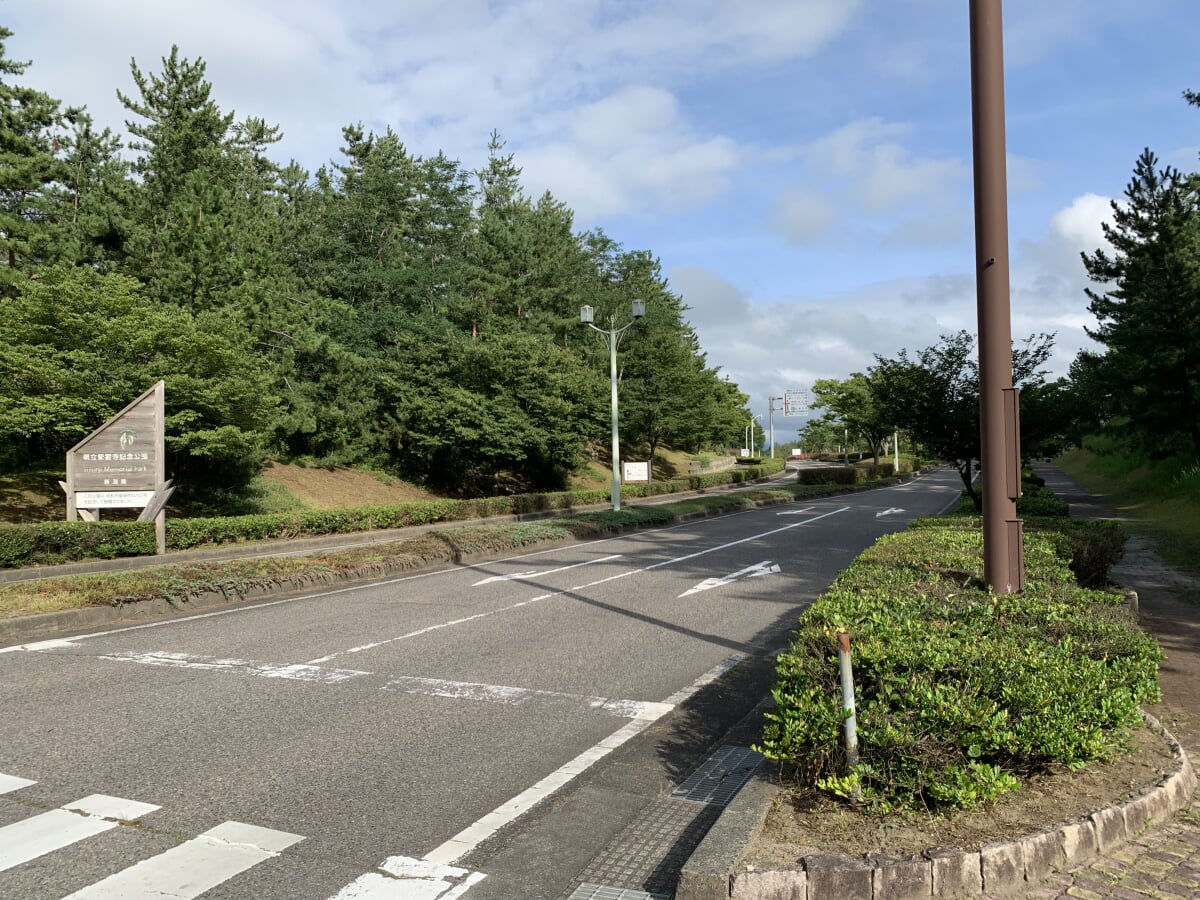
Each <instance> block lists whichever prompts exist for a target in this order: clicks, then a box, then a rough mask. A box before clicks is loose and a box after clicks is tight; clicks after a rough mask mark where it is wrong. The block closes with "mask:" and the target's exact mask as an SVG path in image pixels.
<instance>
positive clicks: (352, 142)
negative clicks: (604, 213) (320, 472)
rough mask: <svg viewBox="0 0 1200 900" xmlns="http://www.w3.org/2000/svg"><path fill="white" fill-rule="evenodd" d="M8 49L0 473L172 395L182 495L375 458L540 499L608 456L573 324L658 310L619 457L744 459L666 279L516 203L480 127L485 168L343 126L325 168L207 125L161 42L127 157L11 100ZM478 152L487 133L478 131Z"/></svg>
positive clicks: (738, 400)
mask: <svg viewBox="0 0 1200 900" xmlns="http://www.w3.org/2000/svg"><path fill="white" fill-rule="evenodd" d="M10 36H11V33H10V32H8V31H7V30H3V29H0V107H2V108H3V110H4V116H3V119H2V121H0V159H2V160H3V163H4V165H3V166H0V169H3V173H2V174H0V246H2V247H3V250H4V252H3V254H0V327H3V330H4V334H5V338H6V341H5V344H4V346H3V347H2V348H0V371H2V372H3V374H4V375H6V376H8V377H7V378H6V379H5V381H4V384H3V385H2V386H0V392H3V394H4V404H3V409H2V410H0V434H2V435H3V436H4V438H5V441H6V443H5V447H6V449H5V451H4V452H3V453H2V454H0V466H8V467H12V466H19V465H33V464H37V463H46V462H51V463H60V461H61V454H62V452H63V451H64V449H65V448H67V447H69V446H71V445H72V444H73V443H74V442H75V441H77V440H78V439H79V438H81V437H82V436H84V435H85V434H87V433H88V432H89V431H90V430H91V429H93V428H95V427H96V426H97V425H99V424H100V423H101V422H102V421H103V420H104V419H105V418H107V417H108V416H110V415H112V414H113V413H114V412H116V411H117V410H119V409H120V408H122V407H123V406H124V405H125V404H126V403H128V402H129V401H130V400H131V399H133V398H134V397H136V396H137V395H138V394H140V393H141V392H142V391H144V390H145V389H146V387H148V386H149V385H150V384H151V383H153V382H154V381H156V380H158V379H159V378H162V379H163V380H165V381H166V388H167V389H166V402H167V418H168V426H167V432H168V433H167V449H168V465H169V466H170V467H173V471H174V472H175V473H176V474H177V475H179V476H180V478H179V483H180V486H181V490H184V491H186V490H188V489H191V490H194V491H203V490H208V491H210V492H213V491H215V492H218V493H219V492H222V491H236V490H238V489H239V488H240V487H241V486H243V485H245V484H246V483H247V482H248V480H249V479H250V478H252V477H253V476H254V475H255V474H256V473H257V472H258V471H259V470H260V469H261V467H262V465H263V464H264V461H265V460H267V459H269V458H272V457H274V458H281V459H296V458H311V459H314V460H317V461H320V462H322V463H341V464H358V463H369V464H372V465H375V466H379V467H382V468H384V469H386V470H389V471H392V472H394V473H396V474H399V475H402V476H405V477H409V478H412V479H415V480H418V481H420V482H423V483H426V484H428V485H430V486H432V487H436V488H438V489H442V490H446V491H450V492H458V493H463V494H468V493H488V492H501V491H512V490H530V489H552V488H560V487H563V486H564V485H565V484H566V481H567V478H568V477H569V475H570V474H571V473H572V472H573V471H575V470H577V469H579V468H581V467H582V466H584V465H585V464H586V463H587V462H588V460H589V459H592V458H600V459H602V460H603V458H604V456H605V455H606V454H605V448H606V444H607V441H606V439H607V437H608V433H609V430H608V396H609V379H608V353H607V349H606V348H605V347H603V346H601V345H602V343H603V342H602V341H601V340H597V339H596V338H597V337H598V336H596V335H594V334H591V333H589V332H588V331H587V329H585V328H583V327H582V326H580V324H579V316H578V312H579V308H580V307H581V306H582V305H584V304H588V305H591V306H592V307H594V308H595V309H596V310H597V314H598V315H599V316H607V315H609V314H610V313H615V314H617V315H620V314H621V312H622V311H625V310H628V308H629V302H630V301H631V300H632V299H635V298H636V299H641V300H644V301H645V303H646V308H647V315H646V317H645V319H644V320H643V321H642V322H639V323H638V324H637V326H636V327H634V328H632V329H630V330H629V332H627V335H626V338H625V339H624V340H623V341H622V343H621V347H620V360H619V362H620V371H619V389H620V393H621V410H622V422H621V430H620V434H621V440H622V443H623V445H624V448H625V450H624V451H623V452H627V453H632V454H633V455H634V458H636V457H637V456H644V458H648V457H649V456H650V455H652V454H653V453H654V452H655V451H656V450H657V449H658V448H660V447H662V446H664V445H671V446H677V447H685V448H689V449H693V450H699V449H701V448H702V447H709V446H715V447H721V446H723V445H726V444H728V445H737V444H738V443H740V440H741V433H742V425H743V423H744V422H745V420H746V419H747V417H748V412H747V411H746V399H747V398H746V397H745V395H743V394H742V393H740V392H739V391H738V390H737V389H736V386H733V385H729V384H728V383H727V382H725V381H723V380H722V379H721V378H720V377H719V374H718V372H717V371H716V369H714V368H712V367H710V366H708V364H707V363H706V361H705V357H704V354H703V352H702V350H701V348H700V346H699V341H698V340H697V338H696V335H695V332H694V331H693V330H692V328H691V326H690V325H689V324H688V322H687V319H686V307H685V306H684V304H683V301H682V299H681V298H680V297H679V296H678V295H677V294H675V293H674V292H672V291H671V289H670V287H669V286H668V284H667V282H666V279H665V278H664V277H663V275H662V272H661V269H660V266H659V263H658V261H657V260H656V259H655V258H654V256H653V255H652V254H651V253H650V252H649V251H645V250H636V251H631V250H626V249H624V248H623V247H622V246H621V245H620V244H619V243H618V242H617V241H615V240H613V239H612V238H610V237H609V236H607V235H605V234H603V233H602V232H599V231H579V230H577V229H576V228H575V225H574V215H573V213H572V211H571V210H570V209H569V208H568V207H567V206H566V205H564V204H563V203H562V202H560V201H559V200H557V199H555V198H554V197H553V196H551V195H550V194H545V195H543V196H541V197H539V198H537V199H532V198H530V197H528V196H527V195H526V194H525V192H524V190H523V188H522V185H521V181H520V175H521V170H520V168H519V166H518V165H517V163H516V161H515V159H514V157H513V155H512V154H510V153H507V152H506V151H505V145H504V142H503V140H502V139H501V138H500V136H499V135H498V134H495V133H493V134H492V135H491V136H490V139H489V140H487V142H486V151H487V159H486V162H485V164H484V165H483V166H482V167H481V168H480V169H479V170H478V171H472V170H470V169H468V168H465V167H464V166H463V165H462V164H461V163H459V162H458V161H456V160H452V159H449V158H447V157H446V156H445V155H444V154H440V153H439V154H435V155H433V156H429V157H423V156H420V155H417V154H414V153H413V152H411V150H409V149H408V148H407V147H406V146H405V144H404V141H403V139H402V136H401V135H399V134H397V133H396V132H395V131H393V130H392V129H385V130H384V132H383V133H382V134H376V133H373V132H370V131H367V130H365V129H364V128H363V127H362V126H361V125H359V124H350V125H347V126H346V127H345V128H344V129H343V130H342V135H341V138H342V145H341V154H340V158H339V159H338V160H336V161H331V162H330V163H329V164H327V165H325V166H322V167H321V168H320V169H318V171H316V172H315V173H310V172H308V171H305V170H304V169H303V168H302V167H301V166H299V165H297V164H296V163H295V162H294V161H293V162H288V163H286V164H285V163H282V162H280V161H277V160H274V159H272V158H271V157H270V156H269V153H270V152H271V150H272V148H273V147H274V145H275V144H276V143H277V142H278V140H279V138H280V133H279V130H278V128H276V127H275V126H272V125H270V124H268V120H266V119H264V118H259V117H255V116H249V117H244V118H240V119H239V118H238V117H236V116H235V115H234V113H233V112H231V111H227V110H224V109H222V107H221V106H220V104H219V102H218V99H217V98H216V97H215V96H214V92H213V88H212V85H211V83H210V82H209V81H208V76H207V71H206V64H205V62H204V61H203V60H201V59H188V58H187V57H186V56H184V55H183V53H182V52H181V51H180V49H179V48H178V47H172V48H171V50H170V52H169V53H168V54H167V55H166V56H164V57H163V58H162V60H161V65H160V67H158V68H157V70H148V69H144V68H143V67H141V66H140V65H139V64H138V62H137V61H136V60H134V61H132V62H131V64H130V79H131V86H129V87H128V88H119V89H118V95H119V97H120V99H121V101H122V103H123V104H124V106H125V109H126V111H127V113H128V117H129V118H128V121H127V123H126V124H127V126H128V130H129V132H130V134H131V135H132V136H133V140H132V142H131V143H130V145H129V147H128V148H125V147H122V146H121V143H120V141H119V140H118V139H117V138H116V137H114V135H113V133H112V132H111V131H109V130H108V129H106V128H100V127H99V126H97V125H96V123H94V122H93V121H92V120H91V118H90V117H89V116H88V115H87V113H86V111H85V110H81V109H63V108H62V106H61V104H60V102H59V101H58V100H56V99H54V98H51V97H49V96H48V95H46V94H44V93H41V92H38V91H37V90H36V89H34V88H32V87H27V86H24V85H23V84H20V83H19V81H20V80H21V79H23V78H24V76H25V74H26V69H27V67H28V66H29V64H28V63H18V62H13V61H11V60H9V59H7V58H6V57H5V55H4V41H5V39H7V38H8V37H10ZM483 137H484V138H487V136H483Z"/></svg>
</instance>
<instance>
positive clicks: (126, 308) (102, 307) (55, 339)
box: [0, 265, 276, 495]
mask: <svg viewBox="0 0 1200 900" xmlns="http://www.w3.org/2000/svg"><path fill="white" fill-rule="evenodd" d="M0 332H2V333H3V334H5V335H6V340H5V342H4V344H3V345H2V346H0V397H3V401H2V402H0V443H3V445H5V446H6V447H7V451H6V455H7V459H6V464H7V465H9V466H16V465H27V464H29V463H32V462H46V461H53V462H60V461H61V454H63V453H64V452H65V451H66V450H67V449H68V448H70V447H71V446H72V445H73V444H75V443H76V442H77V441H79V440H80V439H81V438H83V437H84V436H85V435H87V434H88V433H89V432H90V431H92V430H93V429H94V428H96V427H97V426H98V425H100V424H101V423H102V422H103V421H104V420H105V419H106V418H108V417H109V416H111V415H112V414H113V413H115V412H117V411H118V410H120V409H121V408H122V407H124V406H125V405H126V404H127V403H129V401H130V400H132V399H134V398H135V397H137V396H138V394H140V393H142V392H143V391H144V390H146V388H148V387H149V386H150V385H152V384H153V383H154V382H156V381H158V380H159V379H163V380H165V381H166V383H167V409H166V413H167V418H166V423H165V436H166V446H167V454H168V468H169V469H170V471H171V472H172V473H173V474H174V475H175V476H177V477H178V480H179V484H180V487H181V490H182V491H183V492H184V493H192V494H193V495H194V494H196V493H199V492H202V491H205V490H208V491H211V490H234V489H237V488H239V487H241V486H242V485H244V484H245V483H246V482H247V481H248V480H249V479H250V478H251V477H253V476H254V475H256V474H257V473H258V472H259V471H260V470H261V468H262V464H263V460H264V456H265V452H266V449H267V440H268V437H269V434H270V426H271V423H272V421H273V418H274V405H275V403H276V399H275V397H274V395H273V393H272V390H271V384H270V381H269V378H268V376H267V374H266V373H264V372H263V371H261V370H260V368H259V367H257V366H253V365H247V364H246V361H247V358H248V356H249V346H248V343H249V342H248V335H247V334H246V332H245V330H244V328H243V327H242V325H241V323H240V322H238V321H236V320H235V319H233V318H232V317H230V316H229V315H228V314H227V313H224V312H218V311H213V312H204V313H199V314H196V315H193V314H192V313H190V312H189V311H187V310H184V309H181V308H179V307H176V306H173V305H170V304H161V303H158V302H156V301H154V300H151V299H149V298H147V297H146V296H145V294H144V292H143V291H142V290H141V286H140V285H139V284H138V283H137V282H136V281H134V280H133V279H131V278H128V277H126V276H122V275H113V274H109V275H103V274H100V273H98V272H96V271H95V270H94V269H91V268H88V267H71V266H66V265H58V266H54V267H48V268H44V269H42V270H41V271H40V272H39V277H38V279H37V280H30V281H27V282H25V283H23V284H22V285H21V286H20V290H19V291H18V293H17V294H16V296H14V297H12V298H10V299H8V300H6V301H4V302H2V303H0Z"/></svg>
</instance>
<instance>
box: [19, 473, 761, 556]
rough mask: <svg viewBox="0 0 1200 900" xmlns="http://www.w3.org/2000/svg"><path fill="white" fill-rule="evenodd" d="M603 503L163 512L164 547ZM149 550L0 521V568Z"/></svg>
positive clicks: (523, 501)
mask: <svg viewBox="0 0 1200 900" xmlns="http://www.w3.org/2000/svg"><path fill="white" fill-rule="evenodd" d="M783 465H784V463H783V460H770V459H765V460H763V461H762V464H761V465H758V466H749V467H744V468H737V469H729V470H726V471H724V472H714V473H711V474H701V475H690V476H686V477H683V478H675V479H671V480H670V481H656V482H650V483H647V484H628V485H624V486H623V487H622V489H621V495H622V497H624V498H625V499H634V498H638V497H650V496H656V495H659V494H670V493H678V492H681V491H689V490H691V491H695V490H704V489H706V488H712V487H717V486H720V485H726V484H738V483H742V482H747V481H753V480H755V479H757V478H761V477H763V476H764V475H769V474H773V473H774V472H778V471H780V470H782V468H783ZM608 500H609V490H608V489H607V488H606V489H603V490H587V491H562V492H558V493H538V494H516V495H513V496H508V497H483V498H479V499H474V500H428V501H419V502H411V503H398V504H395V505H391V506H364V507H357V508H354V509H334V510H313V511H309V512H304V513H277V514H271V515H252V516H230V517H225V518H195V519H172V518H169V517H168V518H167V523H166V531H167V548H168V549H170V550H189V549H193V548H196V547H205V546H213V545H220V544H232V543H237V542H240V541H265V540H285V539H289V538H297V537H312V536H319V535H327V534H348V533H354V532H360V531H376V530H380V529H387V528H406V527H412V526H420V525H431V524H434V523H437V522H453V521H464V520H471V519H482V518H489V517H492V516H509V515H529V514H534V513H539V512H552V511H555V510H567V509H574V508H577V507H580V506H590V505H595V504H600V503H607V502H608ZM154 552H155V542H154V526H153V525H152V524H149V523H142V522H40V523H37V524H32V525H0V568H14V567H18V566H29V565H48V564H53V563H62V562H72V561H77V560H84V559H114V558H116V557H121V556H147V555H153V554H154Z"/></svg>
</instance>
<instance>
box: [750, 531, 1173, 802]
mask: <svg viewBox="0 0 1200 900" xmlns="http://www.w3.org/2000/svg"><path fill="white" fill-rule="evenodd" d="M974 523H975V524H974V526H972V524H971V520H967V521H966V522H961V521H955V520H953V519H949V520H940V522H939V520H931V519H926V520H921V521H920V522H919V523H917V527H914V528H912V529H910V530H909V531H907V532H902V533H900V534H896V535H889V536H887V537H884V538H882V539H881V540H880V541H879V542H878V543H876V544H875V546H874V547H872V548H870V549H868V550H867V551H866V552H864V553H863V554H862V555H861V556H860V557H859V558H858V559H857V560H856V561H855V562H854V563H853V564H852V565H851V566H850V567H849V568H848V569H847V570H846V571H844V572H843V573H842V574H841V575H840V576H839V577H838V578H837V580H836V581H835V582H834V583H833V585H831V587H830V589H829V590H828V591H827V592H826V593H825V594H824V595H822V596H821V597H820V598H818V600H817V601H816V603H814V604H813V606H812V607H811V608H810V609H809V610H807V611H806V612H805V613H804V615H803V616H801V619H800V624H799V628H798V629H797V632H796V635H795V638H794V640H793V642H792V644H791V646H790V647H789V649H788V651H787V652H786V653H785V654H784V655H782V656H781V657H780V658H779V663H778V670H777V680H776V684H775V688H774V690H773V695H774V698H775V703H776V706H775V709H774V711H773V712H771V713H768V715H767V723H766V727H765V729H764V734H763V740H762V744H761V746H760V748H759V749H761V750H762V752H764V753H765V754H766V755H767V756H768V757H769V758H771V759H775V760H779V761H781V762H784V763H788V764H790V765H791V766H792V767H793V768H794V770H795V772H796V775H797V777H798V778H801V779H802V780H805V781H807V782H808V783H810V784H812V785H816V786H819V787H822V788H824V789H825V790H828V791H831V792H833V793H835V794H847V793H848V792H849V791H851V790H853V789H854V788H858V789H859V790H860V791H861V792H862V796H863V798H864V799H865V800H866V801H868V802H871V803H875V804H877V805H880V806H881V807H884V808H897V807H911V808H920V807H923V806H928V807H937V806H958V807H970V806H976V805H979V804H980V803H984V802H986V801H989V800H991V799H994V798H995V797H997V796H999V795H1000V794H1002V793H1004V792H1006V791H1009V790H1012V789H1013V788H1015V787H1016V786H1017V784H1018V783H1019V779H1020V778H1021V777H1023V776H1026V775H1028V774H1030V773H1032V772H1037V771H1044V770H1046V769H1048V768H1050V767H1054V766H1071V767H1075V766H1080V765H1084V764H1086V763H1088V762H1091V761H1093V760H1098V759H1103V758H1104V757H1105V756H1106V755H1108V754H1109V753H1111V752H1113V751H1114V749H1115V748H1117V747H1119V746H1120V745H1121V743H1122V741H1123V739H1124V736H1125V734H1126V729H1128V728H1130V727H1132V726H1135V725H1137V724H1138V723H1139V722H1140V717H1139V712H1138V704H1140V703H1144V702H1153V701H1154V700H1155V699H1157V696H1158V687H1157V681H1156V675H1157V663H1158V660H1159V659H1160V657H1161V654H1160V653H1159V651H1158V647H1157V645H1156V644H1155V643H1154V641H1153V640H1152V639H1151V638H1149V637H1148V636H1147V635H1145V634H1143V633H1142V632H1140V631H1138V630H1137V629H1136V628H1135V627H1133V625H1132V624H1131V623H1130V622H1128V621H1121V617H1120V616H1119V615H1116V614H1115V610H1117V609H1119V608H1120V606H1121V604H1122V602H1123V601H1122V598H1121V597H1119V596H1117V595H1113V594H1109V593H1103V592H1099V591H1095V590H1089V589H1086V588H1083V587H1081V586H1079V585H1078V584H1077V583H1076V581H1075V578H1074V576H1073V575H1072V572H1071V569H1070V568H1068V560H1069V559H1070V558H1071V554H1072V553H1073V552H1075V548H1076V547H1077V546H1078V543H1077V539H1076V538H1072V537H1066V538H1064V536H1063V534H1062V533H1061V532H1052V531H1043V532H1037V531H1033V530H1031V531H1030V532H1029V533H1027V534H1026V541H1025V545H1026V551H1025V560H1026V576H1027V587H1026V590H1025V591H1024V592H1023V593H1021V594H1011V595H996V594H993V593H991V592H989V591H988V590H987V589H986V587H985V586H984V585H983V583H982V580H981V578H980V573H981V571H982V536H981V532H980V530H979V528H978V524H977V523H978V519H975V520H974ZM1080 534H1082V535H1087V537H1085V538H1083V540H1084V541H1085V542H1086V541H1090V540H1091V538H1092V537H1093V536H1094V535H1092V532H1091V531H1090V530H1084V531H1081V532H1080ZM1102 534H1104V535H1105V540H1102V541H1099V543H1102V544H1105V545H1107V538H1108V537H1109V536H1110V535H1108V534H1107V533H1106V532H1102ZM1100 555H1101V554H1100V553H1099V552H1097V553H1096V554H1095V556H1096V558H1099V556H1100ZM839 630H846V631H848V632H849V633H850V634H851V636H852V639H853V660H854V679H855V687H856V693H857V702H856V710H855V715H856V719H857V725H858V741H859V764H858V766H857V767H856V768H855V770H854V771H853V772H851V773H846V771H845V765H844V763H845V760H844V756H843V753H842V751H841V749H840V739H841V725H842V716H841V710H840V703H841V701H840V693H839V685H838V666H837V661H836V649H835V644H834V639H835V635H836V633H837V632H838V631H839Z"/></svg>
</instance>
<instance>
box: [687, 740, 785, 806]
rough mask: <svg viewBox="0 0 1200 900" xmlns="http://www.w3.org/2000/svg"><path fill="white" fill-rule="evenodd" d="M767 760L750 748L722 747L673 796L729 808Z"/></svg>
mask: <svg viewBox="0 0 1200 900" xmlns="http://www.w3.org/2000/svg"><path fill="white" fill-rule="evenodd" d="M763 759H764V757H763V755H762V754H761V753H756V752H754V751H753V750H751V749H749V748H748V747H730V746H725V747H722V748H721V749H719V750H718V751H717V752H716V753H714V754H713V755H712V756H710V757H709V758H708V759H707V760H706V761H705V762H704V763H703V764H702V765H701V766H700V768H698V769H696V771H695V772H693V773H692V774H691V775H689V776H688V777H687V778H686V779H685V780H684V781H683V783H682V784H680V785H679V787H677V788H675V790H674V791H672V792H671V796H672V797H678V798H679V799H681V800H695V801H697V802H699V803H716V804H719V805H721V806H727V805H728V804H729V801H730V800H732V799H733V797H734V795H735V794H737V792H738V791H739V790H741V788H742V785H744V784H745V783H746V782H747V781H749V780H750V777H751V776H752V775H753V774H754V770H755V769H757V768H758V764H759V763H761V762H762V761H763Z"/></svg>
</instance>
